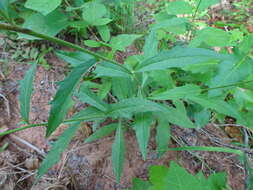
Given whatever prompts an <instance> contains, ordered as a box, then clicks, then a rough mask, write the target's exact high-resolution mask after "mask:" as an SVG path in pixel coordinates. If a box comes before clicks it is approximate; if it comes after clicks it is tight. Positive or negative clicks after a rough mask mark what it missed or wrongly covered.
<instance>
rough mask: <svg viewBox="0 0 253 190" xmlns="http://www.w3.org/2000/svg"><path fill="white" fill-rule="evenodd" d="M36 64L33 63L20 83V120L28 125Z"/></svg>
mask: <svg viewBox="0 0 253 190" xmlns="http://www.w3.org/2000/svg"><path fill="white" fill-rule="evenodd" d="M36 68H37V64H36V63H34V64H33V65H32V66H31V68H30V69H29V70H28V71H27V73H26V74H25V77H24V79H23V80H22V81H21V82H20V88H19V91H20V95H19V102H20V112H21V117H22V119H23V120H24V121H25V122H26V123H29V113H30V101H31V96H32V92H33V80H34V75H35V72H36Z"/></svg>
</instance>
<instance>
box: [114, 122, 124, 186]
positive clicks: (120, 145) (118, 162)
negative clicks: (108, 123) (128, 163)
mask: <svg viewBox="0 0 253 190" xmlns="http://www.w3.org/2000/svg"><path fill="white" fill-rule="evenodd" d="M124 159H125V140H124V131H123V126H122V125H121V123H119V125H118V127H117V131H116V135H115V140H114V143H113V145H112V165H113V172H114V174H115V176H116V181H117V183H119V182H120V176H121V174H122V171H123V167H124Z"/></svg>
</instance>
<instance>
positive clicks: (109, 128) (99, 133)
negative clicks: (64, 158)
mask: <svg viewBox="0 0 253 190" xmlns="http://www.w3.org/2000/svg"><path fill="white" fill-rule="evenodd" d="M117 126H118V124H116V123H112V124H109V125H106V126H104V127H101V128H100V129H98V130H96V131H95V132H94V133H93V134H92V135H91V136H89V137H88V138H87V139H85V141H84V142H85V143H90V142H93V141H96V140H98V139H101V138H103V137H105V136H108V135H110V134H112V133H113V132H114V131H115V130H116V128H117Z"/></svg>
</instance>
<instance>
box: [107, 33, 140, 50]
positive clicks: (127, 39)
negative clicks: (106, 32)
mask: <svg viewBox="0 0 253 190" xmlns="http://www.w3.org/2000/svg"><path fill="white" fill-rule="evenodd" d="M141 36H142V35H138V34H120V35H118V36H115V37H113V38H112V39H111V41H110V45H111V47H112V49H113V50H114V51H116V50H119V51H125V49H126V47H128V46H130V45H131V44H132V43H133V42H134V41H135V40H136V39H137V38H140V37H141Z"/></svg>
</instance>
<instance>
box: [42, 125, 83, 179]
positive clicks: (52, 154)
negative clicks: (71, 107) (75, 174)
mask: <svg viewBox="0 0 253 190" xmlns="http://www.w3.org/2000/svg"><path fill="white" fill-rule="evenodd" d="M79 125H80V123H79V122H77V123H75V124H73V125H71V126H69V128H67V129H66V130H65V131H64V133H63V134H62V135H61V136H60V137H59V139H58V140H57V141H56V142H55V143H54V144H53V146H52V148H51V150H50V151H49V153H48V154H47V157H46V158H45V159H44V160H43V162H42V163H41V165H40V168H39V171H38V176H37V179H39V178H40V177H42V176H43V175H44V174H45V173H46V172H47V171H48V169H50V168H51V167H52V166H53V165H54V164H56V163H57V162H58V161H59V160H60V156H61V153H62V152H63V151H64V150H65V149H66V148H67V147H68V145H69V143H70V141H71V139H72V137H73V136H74V135H75V133H76V131H77V129H78V128H79Z"/></svg>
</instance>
